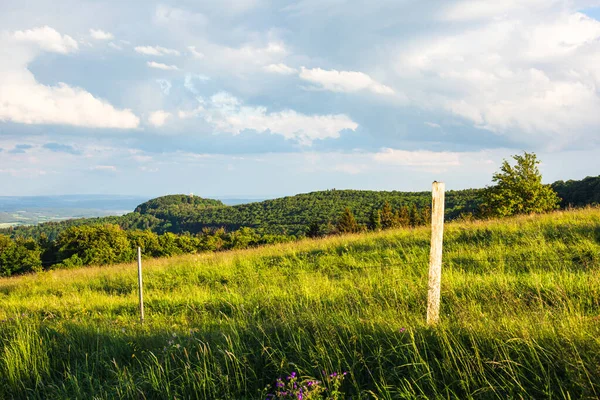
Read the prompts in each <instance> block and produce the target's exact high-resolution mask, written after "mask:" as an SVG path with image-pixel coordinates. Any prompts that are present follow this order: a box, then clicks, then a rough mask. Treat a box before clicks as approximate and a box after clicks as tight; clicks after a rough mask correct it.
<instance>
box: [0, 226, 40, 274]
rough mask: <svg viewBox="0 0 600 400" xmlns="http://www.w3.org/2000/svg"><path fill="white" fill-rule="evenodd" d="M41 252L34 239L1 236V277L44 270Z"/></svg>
mask: <svg viewBox="0 0 600 400" xmlns="http://www.w3.org/2000/svg"><path fill="white" fill-rule="evenodd" d="M40 256H41V250H40V248H39V246H38V244H37V243H36V242H35V241H34V240H33V239H24V238H21V237H17V238H16V239H14V240H11V239H10V238H9V237H7V236H4V235H0V276H11V275H14V274H23V273H26V272H37V271H41V270H42V261H41V259H40Z"/></svg>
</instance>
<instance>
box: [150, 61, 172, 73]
mask: <svg viewBox="0 0 600 400" xmlns="http://www.w3.org/2000/svg"><path fill="white" fill-rule="evenodd" d="M146 64H148V66H149V67H150V68H156V69H162V70H165V71H177V70H179V68H178V67H177V66H176V65H167V64H163V63H158V62H155V61H148V62H147V63H146Z"/></svg>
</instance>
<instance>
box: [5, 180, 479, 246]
mask: <svg viewBox="0 0 600 400" xmlns="http://www.w3.org/2000/svg"><path fill="white" fill-rule="evenodd" d="M479 193H480V190H479V189H469V190H460V191H448V192H447V193H446V215H447V218H448V219H454V218H456V217H458V216H459V215H460V214H462V213H469V212H474V211H475V210H476V209H477V205H478V202H479V197H480V196H479ZM386 201H387V202H388V203H389V204H390V205H391V206H392V208H393V209H394V210H398V209H399V208H400V207H402V206H407V207H409V208H410V209H411V210H413V212H414V210H419V211H421V210H423V209H424V208H425V207H428V206H429V205H430V203H431V193H430V192H398V191H389V192H388V191H369V190H335V189H334V190H327V191H320V192H312V193H304V194H298V195H295V196H289V197H282V198H278V199H273V200H265V201H261V202H256V203H249V204H240V205H236V206H226V205H224V204H223V203H222V202H220V201H218V200H211V199H203V198H201V197H198V196H188V195H169V196H163V197H158V198H156V199H152V200H150V201H148V202H145V203H142V204H140V205H139V206H137V207H136V209H135V211H134V212H132V213H129V214H126V215H123V216H120V217H104V218H88V219H76V220H70V221H63V222H53V223H46V224H41V225H37V226H22V227H17V228H13V229H10V230H4V233H9V234H11V235H12V236H25V237H34V238H37V237H39V236H40V235H41V234H42V233H43V234H45V235H46V236H48V237H49V238H50V239H53V238H55V237H56V236H57V235H58V233H60V231H62V230H64V229H65V228H67V227H69V226H75V225H87V224H98V223H112V224H118V225H120V226H121V227H122V228H124V229H150V230H152V231H154V232H157V233H164V232H173V233H181V232H190V233H199V232H201V231H202V230H203V229H204V228H220V227H223V228H225V229H227V230H229V231H232V230H236V229H239V228H240V227H251V228H255V229H257V230H259V231H261V232H263V233H276V234H288V235H299V234H303V233H304V232H305V231H306V228H307V226H308V225H309V224H311V223H318V224H321V225H327V224H328V223H332V224H335V223H336V221H337V219H338V218H339V216H340V214H341V213H342V211H343V210H344V209H345V208H346V207H348V208H350V210H352V212H353V213H354V215H355V216H356V219H357V221H358V222H359V223H361V224H366V223H367V222H368V219H369V216H370V214H371V213H372V212H373V211H374V210H376V209H380V208H381V207H382V206H383V204H384V203H385V202H386ZM0 233H2V231H0Z"/></svg>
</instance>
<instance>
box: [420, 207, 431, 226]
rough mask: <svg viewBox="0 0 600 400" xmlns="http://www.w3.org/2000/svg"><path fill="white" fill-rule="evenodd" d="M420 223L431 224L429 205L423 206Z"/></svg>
mask: <svg viewBox="0 0 600 400" xmlns="http://www.w3.org/2000/svg"><path fill="white" fill-rule="evenodd" d="M421 223H422V224H423V225H429V224H431V207H430V206H425V207H423V210H422V211H421Z"/></svg>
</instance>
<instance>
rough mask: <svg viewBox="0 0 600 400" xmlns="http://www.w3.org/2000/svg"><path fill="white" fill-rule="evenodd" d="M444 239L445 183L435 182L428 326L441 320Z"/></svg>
mask: <svg viewBox="0 0 600 400" xmlns="http://www.w3.org/2000/svg"><path fill="white" fill-rule="evenodd" d="M443 239H444V182H437V181H436V182H433V187H432V191H431V250H430V252H429V289H428V292H427V324H428V325H435V324H437V322H438V321H439V319H440V285H441V280H442V242H443Z"/></svg>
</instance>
